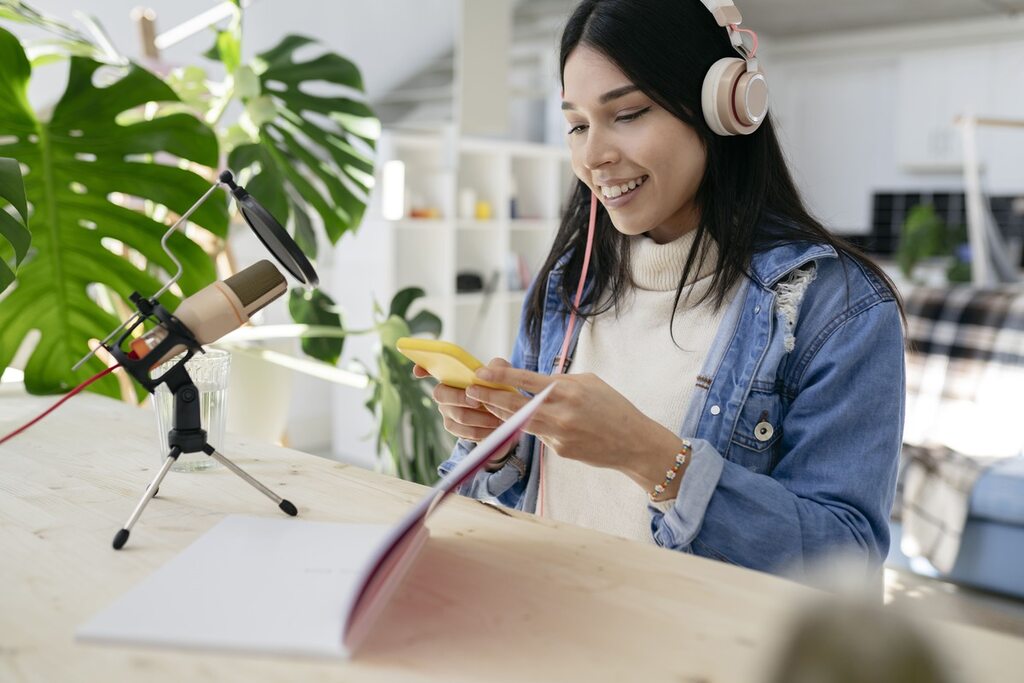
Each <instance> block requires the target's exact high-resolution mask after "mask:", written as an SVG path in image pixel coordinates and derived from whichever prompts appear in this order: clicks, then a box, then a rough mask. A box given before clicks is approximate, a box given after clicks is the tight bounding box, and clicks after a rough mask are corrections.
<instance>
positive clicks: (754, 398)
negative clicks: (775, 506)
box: [727, 389, 782, 474]
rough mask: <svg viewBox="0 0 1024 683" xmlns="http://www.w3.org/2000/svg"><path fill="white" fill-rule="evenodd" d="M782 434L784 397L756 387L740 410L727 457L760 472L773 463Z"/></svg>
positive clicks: (765, 470) (768, 468) (763, 472)
mask: <svg viewBox="0 0 1024 683" xmlns="http://www.w3.org/2000/svg"><path fill="white" fill-rule="evenodd" d="M781 436H782V401H781V399H780V398H779V396H778V394H775V393H772V392H765V391H758V390H756V389H755V390H753V391H751V392H750V395H749V396H747V400H746V402H745V403H744V404H743V408H742V410H741V411H740V417H739V420H738V421H737V422H736V429H735V431H734V432H733V434H732V443H731V444H730V446H729V454H728V456H727V459H728V460H730V461H732V462H735V463H736V464H737V465H741V466H743V467H746V468H747V469H748V470H750V471H752V472H756V473H758V474H767V473H768V472H770V471H771V469H772V467H774V461H775V457H774V455H775V451H776V447H777V445H778V442H779V438H780V437H781Z"/></svg>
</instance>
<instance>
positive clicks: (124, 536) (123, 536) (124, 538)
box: [114, 529, 130, 550]
mask: <svg viewBox="0 0 1024 683" xmlns="http://www.w3.org/2000/svg"><path fill="white" fill-rule="evenodd" d="M129 533H130V532H129V531H128V530H127V529H121V530H120V531H118V532H117V533H116V534H114V550H120V549H121V548H123V547H124V544H125V543H127V542H128V534H129Z"/></svg>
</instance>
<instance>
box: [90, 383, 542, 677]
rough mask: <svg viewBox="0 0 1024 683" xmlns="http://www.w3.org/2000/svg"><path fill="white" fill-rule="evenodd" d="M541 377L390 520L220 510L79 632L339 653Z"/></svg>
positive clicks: (106, 637) (344, 653)
mask: <svg viewBox="0 0 1024 683" xmlns="http://www.w3.org/2000/svg"><path fill="white" fill-rule="evenodd" d="M550 391H551V387H548V388H547V389H545V390H544V391H542V392H540V393H538V394H537V395H536V396H535V397H534V398H533V399H532V400H531V401H530V402H529V403H527V404H526V405H525V406H523V408H522V409H520V410H519V411H518V412H516V413H515V414H514V415H513V416H512V417H510V418H509V419H508V420H507V421H506V422H505V423H504V424H503V425H502V426H501V427H499V428H498V429H496V430H494V432H493V433H492V434H491V435H490V436H488V437H487V438H486V439H484V440H483V441H481V442H480V443H479V444H478V445H477V447H476V448H474V449H473V450H472V451H471V452H470V453H469V454H467V456H466V457H465V458H464V459H463V460H462V462H460V463H459V465H458V466H457V467H456V468H455V469H454V470H452V472H450V473H449V474H448V476H446V477H444V478H443V479H442V480H441V481H439V482H438V483H437V484H436V485H435V486H434V487H433V488H432V489H431V490H430V492H429V493H428V494H427V495H426V496H424V498H423V499H421V500H420V502H419V503H417V505H416V507H414V508H413V509H412V510H410V511H409V513H408V514H406V515H405V516H404V517H403V518H402V519H401V520H400V521H399V522H398V523H397V524H395V525H386V524H339V523H332V522H310V521H304V520H298V519H284V518H277V517H275V518H267V517H249V516H243V515H230V516H228V517H226V518H225V519H223V520H222V521H221V522H220V523H218V524H217V525H216V526H214V527H213V528H212V529H210V530H209V531H207V532H206V533H205V534H203V535H202V536H200V537H199V538H198V539H197V540H196V541H194V542H193V543H192V544H191V545H189V546H188V547H187V548H185V550H183V551H182V552H181V553H180V554H178V555H177V556H176V557H174V559H172V560H171V561H170V562H168V563H167V564H165V565H164V566H162V567H160V568H159V569H158V570H156V571H155V572H153V574H151V575H150V576H149V577H147V578H146V579H144V580H143V581H142V582H141V583H139V584H138V585H136V586H135V587H133V588H131V589H130V590H129V591H128V592H126V593H125V594H124V595H122V596H121V597H120V598H119V599H118V600H116V601H115V602H114V603H113V604H111V605H110V606H109V607H107V608H106V609H104V610H103V611H101V612H100V613H99V614H97V615H96V616H95V617H93V618H92V619H90V620H89V621H88V622H86V623H85V624H83V625H82V626H81V627H79V629H78V631H77V634H76V635H77V637H78V639H79V640H82V641H88V642H106V643H120V644H134V645H156V646H169V647H185V648H196V649H205V650H218V651H235V652H259V653H266V654H283V655H308V656H320V657H348V656H351V654H352V653H353V652H354V651H355V650H356V648H357V647H358V645H359V643H360V642H361V641H362V639H363V637H364V636H365V635H366V633H367V632H368V631H369V629H370V628H371V626H372V624H373V622H374V620H375V618H376V616H377V614H379V612H380V611H381V610H382V609H383V607H384V605H386V604H387V601H388V599H389V598H390V597H391V595H392V594H393V593H394V591H395V589H396V588H397V587H398V585H399V583H400V582H401V580H402V577H403V576H404V575H405V573H406V572H407V571H408V570H409V568H410V567H411V566H412V564H413V561H414V560H415V558H416V556H417V555H418V553H419V550H420V548H422V546H423V544H424V543H425V542H426V539H427V536H428V532H427V527H426V524H425V522H426V520H427V517H428V516H429V515H430V513H431V512H432V511H433V510H434V508H435V507H436V506H437V504H438V503H440V502H441V500H442V499H443V498H444V497H445V496H447V495H448V494H449V493H451V492H452V491H454V490H455V489H457V488H458V486H459V485H460V484H461V483H463V482H464V481H466V480H467V479H469V478H470V477H472V476H473V475H474V474H475V473H476V472H477V471H478V470H479V469H480V468H481V467H482V466H483V465H484V464H485V463H486V462H487V460H488V459H489V458H490V457H491V455H492V454H494V453H495V452H497V451H498V450H499V449H500V448H501V447H502V446H503V445H505V444H507V443H509V442H511V441H514V440H515V439H517V438H518V435H519V432H520V431H521V430H522V428H523V427H524V426H525V425H526V423H527V422H528V421H529V419H530V418H531V417H532V415H533V413H534V412H535V411H536V410H537V408H538V406H539V405H540V404H541V403H542V402H543V401H544V399H546V398H547V396H548V394H549V393H550Z"/></svg>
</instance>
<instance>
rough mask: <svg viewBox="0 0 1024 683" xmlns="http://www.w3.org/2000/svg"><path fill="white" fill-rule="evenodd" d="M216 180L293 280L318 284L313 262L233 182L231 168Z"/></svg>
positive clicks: (261, 208) (243, 189)
mask: <svg viewBox="0 0 1024 683" xmlns="http://www.w3.org/2000/svg"><path fill="white" fill-rule="evenodd" d="M219 180H220V182H221V183H223V184H224V185H226V186H227V187H228V189H229V190H230V191H231V194H232V196H234V198H235V201H236V202H237V203H238V210H239V212H240V213H241V214H242V218H244V219H245V222H246V223H248V224H249V227H250V228H252V231H253V232H254V233H256V237H258V238H259V240H260V242H262V243H263V246H265V247H266V248H267V251H269V252H270V253H271V254H272V255H273V256H274V258H275V259H277V262H278V263H280V264H281V266H282V267H283V268H284V269H285V270H287V271H288V272H289V273H291V274H292V277H294V278H295V279H296V280H298V281H299V282H301V283H302V284H304V285H306V286H307V287H316V286H317V285H318V284H319V283H320V278H319V277H317V274H316V271H315V270H314V269H313V265H312V264H311V263H310V262H309V259H307V258H306V255H305V254H303V253H302V250H301V249H299V245H298V244H296V243H295V240H293V239H292V238H291V236H290V235H289V234H288V232H287V231H286V230H285V229H284V228H283V227H281V224H280V223H278V222H277V219H275V218H274V217H273V216H272V215H271V214H270V212H269V211H267V210H266V209H264V208H263V207H262V206H261V205H260V203H259V202H257V201H256V200H255V199H253V197H252V195H251V194H249V193H248V192H246V191H245V188H244V187H240V186H238V185H236V184H235V179H234V176H232V175H231V171H224V172H223V173H221V174H220V178H219Z"/></svg>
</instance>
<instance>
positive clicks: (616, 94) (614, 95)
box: [562, 84, 640, 111]
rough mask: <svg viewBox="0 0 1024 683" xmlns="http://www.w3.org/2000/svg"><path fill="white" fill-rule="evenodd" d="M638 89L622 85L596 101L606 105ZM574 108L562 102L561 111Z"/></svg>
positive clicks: (570, 103) (573, 105) (574, 106)
mask: <svg viewBox="0 0 1024 683" xmlns="http://www.w3.org/2000/svg"><path fill="white" fill-rule="evenodd" d="M639 89H640V88H638V87H637V86H635V85H633V84H630V85H624V86H622V87H621V88H615V90H609V91H608V92H606V93H605V94H603V95H601V96H600V97H599V98H597V101H598V102H600V103H601V104H608V103H609V102H611V101H612V100H615V99H618V98H620V97H623V96H624V95H628V94H629V93H631V92H635V91H637V90H639ZM575 108H576V105H575V104H573V103H572V102H562V110H563V111H564V110H566V109H575Z"/></svg>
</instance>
